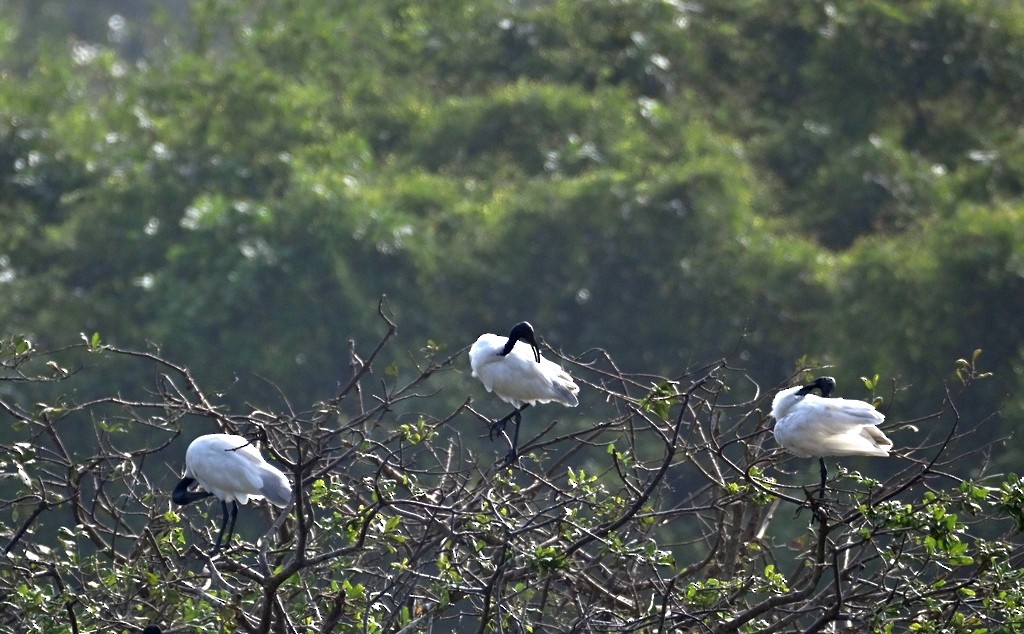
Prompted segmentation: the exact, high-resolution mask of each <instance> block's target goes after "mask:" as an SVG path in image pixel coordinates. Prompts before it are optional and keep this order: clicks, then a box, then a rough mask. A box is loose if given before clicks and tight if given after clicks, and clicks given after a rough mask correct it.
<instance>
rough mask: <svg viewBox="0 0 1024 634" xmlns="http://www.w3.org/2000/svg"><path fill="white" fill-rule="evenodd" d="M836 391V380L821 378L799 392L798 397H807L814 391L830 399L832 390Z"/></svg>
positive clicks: (827, 377) (828, 377)
mask: <svg viewBox="0 0 1024 634" xmlns="http://www.w3.org/2000/svg"><path fill="white" fill-rule="evenodd" d="M834 389H836V380H835V379H833V378H832V377H830V376H819V377H818V378H816V379H814V380H813V381H811V382H810V383H808V384H807V385H805V386H803V387H802V388H800V389H799V390H798V391H797V395H798V396H807V395H808V394H810V393H811V392H813V391H814V390H818V391H819V392H821V395H822V396H824V397H825V398H828V397H829V395H830V394H832V390H834Z"/></svg>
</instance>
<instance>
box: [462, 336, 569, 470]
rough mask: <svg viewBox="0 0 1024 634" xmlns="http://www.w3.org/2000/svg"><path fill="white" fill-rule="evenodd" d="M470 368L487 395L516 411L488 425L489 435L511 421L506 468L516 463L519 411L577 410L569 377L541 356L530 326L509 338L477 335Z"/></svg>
mask: <svg viewBox="0 0 1024 634" xmlns="http://www.w3.org/2000/svg"><path fill="white" fill-rule="evenodd" d="M469 364H470V366H471V367H472V368H473V376H475V377H477V378H479V379H480V382H481V383H483V384H484V387H485V388H486V389H487V391H488V392H494V393H495V394H497V395H498V398H500V399H501V400H503V401H505V402H506V403H509V404H511V405H512V407H514V408H515V410H513V411H512V413H511V414H509V415H508V416H506V417H504V418H502V419H500V420H497V421H494V422H493V423H491V433H492V434H493V433H494V431H495V430H498V429H504V428H505V424H506V423H507V422H508V421H509V420H510V419H511V420H514V421H515V424H516V431H515V434H514V436H513V438H512V448H511V449H510V450H509V452H508V455H507V456H506V457H505V462H506V463H507V464H512V463H514V462H515V461H516V458H517V454H516V449H517V445H518V443H519V424H520V423H521V422H522V411H523V410H524V409H526V408H527V407H529V406H530V405H535V404H537V403H550V402H552V401H554V402H556V403H561V404H562V405H565V406H566V407H576V406H577V405H579V399H577V398H576V394H577V393H578V392H579V391H580V388H579V386H577V385H576V382H575V381H573V380H572V377H571V376H569V373H568V372H566V371H565V370H563V369H562V368H561V367H560V366H559V365H558V364H556V363H552V362H551V361H548V360H547V359H545V358H544V357H542V356H541V354H540V346H538V345H537V337H536V334H535V333H534V330H533V326H531V325H530V323H529V322H526V321H521V322H519V323H518V324H516V325H515V326H513V327H512V331H511V332H509V334H508V337H499V336H498V335H492V334H490V333H486V334H483V335H480V337H479V338H478V339H477V340H476V342H475V343H474V344H473V346H472V347H471V348H470V349H469Z"/></svg>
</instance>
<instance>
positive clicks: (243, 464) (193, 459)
mask: <svg viewBox="0 0 1024 634" xmlns="http://www.w3.org/2000/svg"><path fill="white" fill-rule="evenodd" d="M194 482H198V483H199V486H201V487H203V490H202V491H189V490H188V489H189V487H190V486H192V484H193V483H194ZM211 495H212V496H214V497H216V498H217V499H219V500H220V503H221V508H222V509H223V510H224V521H223V522H222V523H221V526H220V532H219V533H218V534H217V543H216V544H215V545H214V548H213V553H216V552H217V551H219V550H220V548H221V538H222V537H223V536H224V529H225V528H227V526H228V502H231V528H230V529H229V530H228V537H227V539H225V540H224V544H227V543H229V542H230V541H231V536H232V535H233V534H234V532H235V519H236V518H237V517H238V503H239V502H241V503H242V504H246V503H247V502H248V501H249V500H250V499H252V500H260V499H262V498H267V500H269V501H270V503H271V504H274V505H275V506H282V507H283V506H287V505H288V503H289V502H290V501H291V499H292V487H291V484H290V483H289V482H288V478H286V477H285V475H284V474H283V473H281V470H280V469H278V468H277V467H274V466H273V465H271V464H269V463H268V462H267V461H266V460H264V459H263V456H261V455H260V452H259V450H258V449H257V448H256V446H255V445H253V444H252V443H251V442H250V441H249V440H247V439H246V438H243V437H242V436H235V435H233V434H208V435H206V436H200V437H199V438H196V439H195V440H193V441H192V444H190V445H189V446H188V450H187V451H186V452H185V475H184V477H183V478H182V479H181V482H179V483H178V485H177V486H176V487H174V493H173V494H172V496H171V498H172V499H173V500H174V502H175V503H176V504H182V505H184V504H189V503H191V502H195V501H196V500H201V499H203V498H206V497H209V496H211Z"/></svg>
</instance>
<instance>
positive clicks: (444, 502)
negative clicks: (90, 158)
mask: <svg viewBox="0 0 1024 634" xmlns="http://www.w3.org/2000/svg"><path fill="white" fill-rule="evenodd" d="M382 307H383V306H382ZM381 317H382V318H383V322H382V323H384V324H385V326H386V328H387V330H386V332H385V334H384V335H383V337H382V339H381V340H380V342H379V343H378V344H377V345H376V346H375V347H374V349H373V350H372V351H370V352H369V353H368V354H367V355H366V356H365V358H362V359H361V358H359V357H356V356H355V355H354V356H353V366H352V367H353V375H352V377H351V379H350V380H349V381H348V383H347V384H346V385H345V386H344V387H342V388H341V389H340V390H339V391H338V392H337V393H336V394H335V395H334V396H333V397H332V398H331V399H330V400H329V401H325V402H321V403H317V404H315V405H313V406H312V407H311V408H308V409H303V410H295V409H291V408H288V409H271V408H269V407H265V406H263V405H260V406H257V407H254V408H252V409H251V411H249V413H232V412H231V410H230V409H229V408H228V407H226V406H225V405H224V403H223V400H224V395H223V394H219V393H212V392H209V391H207V390H206V389H204V388H203V387H202V386H201V384H200V383H198V382H197V381H196V379H195V378H194V377H193V375H192V373H191V372H190V371H189V370H188V369H187V368H185V367H182V366H179V365H176V364H174V363H173V362H171V361H169V360H167V359H165V358H163V357H160V356H158V355H155V354H152V353H149V352H139V351H133V350H128V349H121V348H117V347H114V346H110V345H106V344H103V343H102V342H101V341H100V340H99V339H97V338H96V337H91V338H89V340H88V341H86V342H84V343H82V344H78V345H75V346H72V347H70V348H69V349H66V350H64V351H61V352H59V353H58V352H56V351H55V352H47V351H42V350H39V349H37V348H35V347H34V346H32V345H31V344H29V343H28V342H27V341H26V340H14V341H10V342H6V343H5V345H4V348H3V355H4V356H3V363H4V368H5V370H6V375H5V378H4V380H3V384H4V385H5V386H6V385H10V384H12V383H18V382H28V383H29V384H34V383H49V382H54V381H56V382H57V383H58V384H63V383H66V382H71V381H73V380H74V379H75V378H76V377H75V375H72V374H70V373H68V372H66V371H63V372H61V371H59V369H60V366H59V365H58V364H57V363H56V361H55V359H57V358H59V359H61V362H62V363H66V362H67V359H68V358H69V355H70V358H73V359H77V358H80V357H83V356H84V357H102V358H106V359H108V360H109V361H110V362H112V363H116V364H127V365H128V366H131V367H141V368H144V369H145V373H146V374H150V375H152V376H153V377H154V384H153V385H152V388H151V390H150V395H149V396H148V397H146V398H144V399H138V400H132V399H126V398H124V397H122V396H119V395H117V394H110V393H100V394H80V395H79V396H78V397H76V398H67V397H65V398H62V399H60V400H58V401H54V402H52V403H39V404H35V405H27V404H26V403H24V402H22V401H21V400H19V399H17V398H7V397H5V398H3V399H0V408H2V409H3V410H4V411H5V412H6V414H7V415H8V416H9V417H10V418H11V419H12V421H13V423H14V425H15V428H16V430H17V432H18V434H19V435H20V436H21V437H22V438H23V440H19V441H15V442H9V443H5V445H4V456H5V458H4V459H3V461H2V463H0V468H2V469H3V472H4V473H5V475H7V476H8V477H7V478H6V479H5V483H4V485H3V489H2V492H0V512H2V513H3V516H2V517H3V525H4V526H5V527H7V528H6V531H5V538H6V544H5V546H4V551H5V560H4V563H3V564H2V565H0V589H2V590H3V594H4V596H5V600H4V602H3V604H2V608H0V627H3V628H7V629H9V630H10V631H16V630H20V629H22V628H25V627H29V624H31V627H32V628H38V629H45V630H46V631H51V632H73V631H83V630H97V629H103V630H107V631H133V630H134V628H139V627H141V626H143V625H145V624H147V623H158V624H161V625H163V626H165V627H167V628H168V631H176V630H177V629H178V628H182V629H189V630H192V629H205V628H228V629H238V630H240V631H252V632H269V631H278V630H279V629H281V628H284V629H286V630H292V631H343V632H344V631H361V632H367V631H369V632H385V631H402V630H406V631H411V630H426V629H430V628H431V627H443V628H445V629H448V630H451V631H470V630H485V631H499V630H502V631H503V630H514V631H531V630H533V631H536V630H538V629H544V630H552V631H580V630H585V631H648V630H665V629H687V630H693V631H709V632H730V631H763V630H764V629H766V628H773V629H778V630H783V631H792V630H803V629H815V628H819V627H821V626H823V625H825V624H828V623H833V622H839V623H842V622H850V623H853V624H855V625H856V626H857V627H858V628H860V629H870V630H871V631H879V632H887V631H908V630H921V629H926V630H927V631H932V630H928V629H927V628H938V629H936V630H934V631H940V630H941V631H957V632H961V631H962V632H970V631H976V630H977V629H978V628H989V631H1007V632H1008V631H1013V630H1014V629H1016V628H1019V627H1020V626H1021V625H1022V621H1021V612H1020V607H1019V606H1020V604H1021V601H1022V597H1024V587H1022V585H1021V583H1022V578H1021V575H1020V572H1019V570H1020V566H1021V563H1022V562H1021V558H1022V557H1024V550H1022V548H1021V544H1020V542H1019V530H1020V524H1021V518H1022V517H1024V498H1022V496H1021V494H1020V490H1021V482H1020V480H1019V478H1018V477H1017V476H1013V475H1011V476H1006V477H1003V476H998V475H994V474H989V473H988V472H986V471H984V470H982V471H979V472H978V473H977V474H976V476H975V477H973V478H972V479H961V478H958V477H956V476H953V475H952V474H951V473H950V469H951V467H953V466H954V465H956V464H960V463H963V461H965V460H970V459H972V457H976V456H978V455H979V453H978V451H977V450H965V451H966V453H960V451H964V450H957V449H955V448H956V447H965V446H967V441H968V440H969V438H970V436H971V434H972V433H974V431H975V428H974V426H973V425H970V424H965V422H964V421H962V420H961V419H960V418H959V416H958V414H957V409H956V404H957V402H958V401H959V400H960V399H961V398H962V396H963V392H964V390H967V389H969V388H970V387H971V385H972V384H973V383H974V381H975V380H977V379H978V378H979V376H980V375H979V373H978V372H977V371H976V370H974V369H973V368H972V366H970V365H968V366H966V368H967V371H966V372H964V373H962V374H961V378H962V381H961V384H960V388H959V389H958V390H957V391H956V392H950V393H949V394H948V395H947V397H946V399H945V402H944V403H943V404H942V406H941V408H940V409H939V410H938V411H937V413H936V414H935V415H934V416H933V417H932V420H930V421H928V425H929V426H930V427H931V429H932V431H931V432H929V433H927V434H923V435H922V436H921V437H920V438H915V437H914V435H913V434H908V433H905V432H906V431H907V428H906V427H904V426H901V425H900V424H899V423H896V424H895V425H894V428H893V430H892V431H891V432H890V433H893V432H895V433H896V434H898V435H897V436H896V437H897V438H899V439H900V440H901V441H902V442H901V445H903V447H904V448H903V449H902V450H901V451H900V455H899V457H895V458H893V459H892V460H894V461H896V463H897V464H896V469H895V471H894V472H893V475H891V476H889V477H887V478H885V479H874V478H868V477H865V476H862V475H860V474H859V473H857V472H854V471H841V472H840V475H839V476H838V477H837V478H835V479H833V480H832V481H831V485H830V488H829V499H828V500H827V501H824V500H819V499H818V497H817V496H816V489H817V486H816V484H815V482H816V481H815V480H814V479H813V478H811V482H809V483H808V482H804V483H803V484H800V480H801V479H802V478H801V476H799V475H798V473H799V471H802V469H799V468H798V467H800V464H801V463H804V465H806V463H807V462H809V461H802V460H799V459H796V458H792V457H789V456H785V455H783V454H782V453H781V452H779V451H777V450H772V449H771V448H770V447H769V446H768V445H766V441H767V437H768V420H767V419H766V417H765V416H764V415H763V414H762V413H761V411H762V409H763V408H764V407H766V406H767V403H766V400H767V398H768V396H765V395H762V394H761V393H760V391H758V390H754V391H753V397H752V398H747V397H744V396H740V395H739V392H745V393H749V392H750V390H749V388H750V386H749V383H745V381H744V380H743V378H742V375H741V373H738V372H735V371H733V370H731V369H729V368H728V367H727V366H726V365H725V364H722V363H716V364H713V365H712V366H709V367H707V368H703V369H701V370H699V371H697V372H694V373H692V374H687V375H686V376H684V377H681V378H680V379H678V380H672V381H670V380H668V379H664V378H662V379H660V380H659V382H658V383H657V385H656V386H655V387H654V389H653V390H650V389H648V388H646V387H644V384H643V380H644V379H645V378H647V377H637V376H631V375H629V374H622V373H619V372H617V371H616V370H615V365H614V363H612V362H611V359H608V358H605V359H604V360H603V361H598V360H593V361H584V360H582V359H581V360H579V361H574V360H572V359H564V362H566V363H568V364H570V365H571V367H573V368H574V372H575V373H576V374H577V377H578V378H579V379H581V380H582V381H583V382H585V383H586V384H587V390H589V391H590V392H592V393H595V394H597V395H599V396H600V397H601V399H602V400H604V401H605V402H606V406H604V407H601V408H599V409H601V410H602V411H603V413H604V417H602V418H600V422H599V423H598V424H597V425H595V426H594V427H592V428H587V429H581V430H561V429H559V428H558V427H557V426H556V422H557V421H552V422H551V423H550V424H547V425H544V424H538V423H540V422H541V421H542V420H545V419H547V412H545V413H543V414H542V413H541V412H542V411H543V408H541V409H538V410H537V411H536V414H535V415H534V416H532V418H533V419H535V420H528V421H527V423H526V424H527V425H529V426H530V429H531V432H532V433H531V437H530V439H529V440H528V441H527V442H526V444H525V446H523V458H522V459H521V461H520V464H519V465H518V466H516V467H514V468H505V467H498V466H497V465H500V464H503V463H502V461H501V460H496V458H498V457H499V456H500V454H501V451H500V450H491V451H478V450H476V449H473V448H472V447H473V446H475V445H476V443H475V442H474V440H475V439H474V438H473V436H475V435H476V434H475V433H474V432H473V431H472V430H473V429H477V430H480V431H482V430H484V429H486V423H487V419H486V418H485V417H482V416H480V415H479V414H477V413H476V412H475V411H474V410H473V409H472V408H471V407H469V404H468V401H467V402H466V403H463V404H462V405H460V406H458V407H457V408H455V409H454V410H451V411H449V412H447V413H444V414H441V415H436V414H433V413H429V412H431V411H435V410H436V407H437V405H438V404H439V403H441V402H443V400H442V399H438V398H436V396H437V395H436V394H433V395H431V394H429V393H430V391H431V389H430V388H431V387H432V386H433V385H434V383H435V379H437V378H443V376H444V375H445V374H449V373H451V372H452V369H453V367H454V366H455V363H456V361H457V360H459V356H458V355H457V356H453V357H446V358H445V357H438V356H434V355H433V354H432V353H430V354H428V356H427V357H425V358H424V359H423V360H422V361H421V362H419V363H418V364H417V370H416V372H412V373H408V372H400V373H399V374H402V375H409V376H412V378H411V379H410V380H408V381H406V380H404V379H395V380H388V381H385V382H383V383H381V382H379V381H378V380H377V379H376V378H375V377H374V375H375V374H380V372H379V371H378V370H375V364H377V363H378V362H379V360H380V358H381V351H382V350H383V349H385V348H386V347H387V346H388V345H390V344H391V343H392V342H393V341H394V339H393V337H394V333H395V324H394V323H393V322H392V321H391V319H390V318H389V317H388V316H387V314H386V313H384V312H382V313H381ZM88 371H90V370H83V371H82V372H88ZM402 410H405V411H406V412H407V413H404V414H403V413H400V412H401V411H402ZM531 411H532V410H531ZM83 420H91V421H92V426H93V430H94V434H93V436H92V438H91V440H90V441H89V442H88V443H86V444H72V443H71V442H70V440H71V438H72V437H73V436H74V432H75V427H76V423H78V422H80V421H83ZM199 425H202V426H203V427H205V428H211V427H212V428H216V429H220V430H223V431H230V432H242V433H246V434H249V435H250V436H251V437H253V438H256V437H262V438H265V439H266V442H267V446H266V447H265V451H266V452H267V453H268V454H269V455H270V456H271V457H272V459H273V460H274V461H276V462H278V463H279V464H282V465H284V466H285V467H286V469H287V471H288V473H289V474H290V477H291V479H292V481H293V482H294V483H295V484H294V488H295V493H296V495H297V497H296V502H295V503H294V504H293V505H292V506H290V507H288V508H287V509H285V510H284V511H283V512H281V513H280V515H278V517H277V519H276V521H273V522H272V520H273V519H274V516H273V515H272V514H270V513H268V512H267V511H269V510H270V509H269V507H266V506H260V507H259V508H244V509H243V511H242V518H243V522H242V523H241V524H240V526H241V529H240V531H239V532H240V533H241V534H242V535H241V536H240V537H237V538H236V540H235V542H234V543H233V544H232V545H231V546H230V547H229V548H228V549H227V550H226V551H223V552H222V553H221V554H219V555H217V556H214V557H212V558H211V557H210V556H209V555H207V554H205V552H206V551H207V550H208V549H209V545H210V543H211V540H212V536H213V534H214V531H215V529H216V520H215V518H216V517H217V511H216V510H214V511H211V512H210V513H203V507H202V506H201V505H200V506H197V507H192V506H188V507H171V506H169V501H168V496H167V493H166V492H167V491H168V490H169V489H170V488H171V486H172V483H173V482H174V481H175V480H176V479H177V477H178V473H177V472H176V470H175V468H176V466H177V465H180V458H181V455H182V453H183V448H184V446H185V444H186V443H187V441H188V440H190V439H191V436H192V435H193V434H192V432H190V431H189V430H191V429H195V428H197V426H199ZM844 462H846V461H844ZM169 467H170V468H169ZM794 468H797V473H794V472H793V469H794ZM808 507H809V512H807V509H808ZM802 510H803V511H804V513H803V516H802V517H801V511H802ZM258 511H263V512H258ZM260 516H263V519H258V518H259V517H260ZM812 516H813V517H816V518H818V522H817V523H812V524H811V525H810V526H808V525H807V524H806V521H807V519H809V518H810V517H812ZM261 534H262V535H261Z"/></svg>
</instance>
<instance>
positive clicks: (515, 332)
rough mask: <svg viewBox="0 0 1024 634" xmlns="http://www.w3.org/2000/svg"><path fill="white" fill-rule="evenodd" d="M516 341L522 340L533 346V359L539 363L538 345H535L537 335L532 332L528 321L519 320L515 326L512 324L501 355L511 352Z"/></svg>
mask: <svg viewBox="0 0 1024 634" xmlns="http://www.w3.org/2000/svg"><path fill="white" fill-rule="evenodd" d="M517 341H523V342H525V343H528V344H530V346H531V347H532V348H533V359H534V360H535V361H536V362H537V363H540V346H538V345H537V335H536V334H535V333H534V332H533V326H531V325H530V322H528V321H521V322H519V323H518V324H516V325H515V326H512V331H511V332H509V333H508V341H507V342H506V343H505V347H504V348H503V349H502V351H501V356H503V357H504V356H505V355H507V354H508V353H510V352H512V348H514V347H516V342H517Z"/></svg>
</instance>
